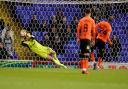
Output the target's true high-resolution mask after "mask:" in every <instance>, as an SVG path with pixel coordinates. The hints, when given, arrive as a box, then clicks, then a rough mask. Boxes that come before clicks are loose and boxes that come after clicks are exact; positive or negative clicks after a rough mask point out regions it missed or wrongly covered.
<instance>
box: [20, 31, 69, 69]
mask: <svg viewBox="0 0 128 89" xmlns="http://www.w3.org/2000/svg"><path fill="white" fill-rule="evenodd" d="M20 35H21V37H22V39H23V41H22V45H23V46H25V47H28V48H29V49H30V50H31V51H32V52H34V53H36V54H37V55H39V56H40V57H42V58H44V59H47V60H51V61H53V62H54V63H55V64H57V65H58V66H60V67H63V68H67V67H66V66H65V65H63V64H61V63H60V61H59V60H58V58H57V56H56V52H55V51H53V50H52V49H51V48H49V47H46V46H42V45H41V44H40V43H39V42H37V41H36V40H35V39H34V36H33V35H31V34H30V33H29V32H27V31H26V30H21V32H20ZM50 55H52V56H50Z"/></svg>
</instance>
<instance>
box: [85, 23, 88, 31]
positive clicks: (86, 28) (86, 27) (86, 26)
mask: <svg viewBox="0 0 128 89" xmlns="http://www.w3.org/2000/svg"><path fill="white" fill-rule="evenodd" d="M87 31H88V24H86V23H85V24H84V32H87Z"/></svg>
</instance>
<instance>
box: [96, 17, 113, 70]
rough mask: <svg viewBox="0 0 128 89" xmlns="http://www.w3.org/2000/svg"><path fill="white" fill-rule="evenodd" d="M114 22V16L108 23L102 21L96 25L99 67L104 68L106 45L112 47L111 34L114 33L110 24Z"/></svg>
mask: <svg viewBox="0 0 128 89" xmlns="http://www.w3.org/2000/svg"><path fill="white" fill-rule="evenodd" d="M112 20H113V16H110V17H109V20H108V21H101V22H99V23H98V24H97V25H96V31H97V32H98V35H97V39H96V47H97V49H98V65H97V67H99V68H103V66H102V58H103V57H104V54H105V44H106V43H107V42H108V43H109V45H110V46H112V41H111V39H110V34H111V32H112V27H111V24H110V22H111V21H112Z"/></svg>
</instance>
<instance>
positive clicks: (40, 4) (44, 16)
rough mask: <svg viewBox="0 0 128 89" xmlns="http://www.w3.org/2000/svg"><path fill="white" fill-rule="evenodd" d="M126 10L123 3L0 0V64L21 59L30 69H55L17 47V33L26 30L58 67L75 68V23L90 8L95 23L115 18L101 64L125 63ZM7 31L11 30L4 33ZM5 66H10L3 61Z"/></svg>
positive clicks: (127, 53) (120, 0)
mask: <svg viewBox="0 0 128 89" xmlns="http://www.w3.org/2000/svg"><path fill="white" fill-rule="evenodd" d="M127 7H128V1H127V0H107V1H106V0H0V31H1V44H0V47H1V49H0V52H1V54H0V60H1V59H13V60H14V62H15V60H21V59H22V60H36V61H35V62H33V61H32V62H31V66H34V67H35V66H36V67H41V66H44V65H48V66H49V67H55V66H54V63H51V62H49V61H45V60H44V59H42V58H40V57H38V56H37V55H36V54H34V53H32V52H30V51H29V50H28V49H25V48H24V47H22V46H21V45H20V36H19V32H20V30H21V29H26V30H28V31H30V32H31V33H32V34H33V35H34V36H35V38H36V39H37V40H38V41H39V42H40V43H41V44H43V45H45V46H49V47H51V48H53V49H54V50H55V51H56V52H57V55H58V58H59V60H60V61H61V62H62V63H64V64H66V65H69V66H73V67H77V65H78V61H79V46H78V45H77V43H76V37H75V32H76V27H77V23H78V21H79V19H80V18H81V17H82V16H83V13H84V10H85V9H86V8H91V9H92V11H93V8H95V10H94V11H93V14H92V17H93V18H94V19H95V20H96V22H99V21H101V20H103V19H106V18H108V16H110V15H114V16H115V19H114V21H113V22H112V29H113V32H112V35H111V38H112V39H113V42H114V45H113V47H112V48H109V47H108V45H106V56H105V58H104V61H105V62H113V63H116V62H123V63H125V62H128V12H127V10H128V8H127ZM7 29H12V30H11V31H7V32H6V31H5V30H7ZM2 34H5V35H2ZM8 35H9V36H8ZM95 54H97V53H96V52H95ZM95 57H96V58H97V56H95ZM2 61H4V60H2ZM19 62H20V61H19ZM4 63H6V61H5V62H1V63H0V66H1V65H3V64H4ZM11 63H12V62H11ZM17 64H20V63H17V62H16V64H14V65H15V66H16V65H17ZM22 64H23V63H22V62H21V65H22ZM28 64H29V63H28ZM7 65H8V66H9V65H10V66H12V65H13V64H9V63H8V61H7ZM24 65H25V64H24ZM24 65H22V66H24ZM3 66H6V65H3ZM28 66H30V64H29V65H28Z"/></svg>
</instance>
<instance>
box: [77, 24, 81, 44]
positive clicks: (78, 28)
mask: <svg viewBox="0 0 128 89" xmlns="http://www.w3.org/2000/svg"><path fill="white" fill-rule="evenodd" d="M80 30H81V22H79V23H78V27H77V33H76V37H77V43H79V41H80Z"/></svg>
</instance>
